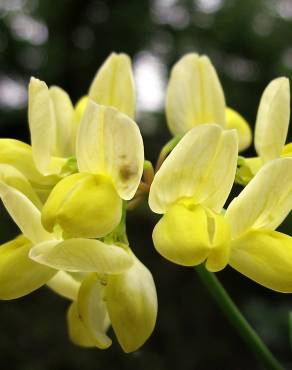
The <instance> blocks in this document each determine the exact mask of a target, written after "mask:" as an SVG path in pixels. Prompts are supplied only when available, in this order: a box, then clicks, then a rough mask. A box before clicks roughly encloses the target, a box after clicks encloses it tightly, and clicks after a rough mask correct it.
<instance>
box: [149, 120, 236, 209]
mask: <svg viewBox="0 0 292 370" xmlns="http://www.w3.org/2000/svg"><path fill="white" fill-rule="evenodd" d="M237 150H238V149H237V135H236V133H235V131H234V130H230V131H224V130H222V129H221V127H220V126H217V125H200V126H197V127H195V128H193V129H192V130H190V131H189V132H188V133H187V134H186V135H185V136H184V137H183V138H182V139H181V141H180V142H179V143H178V144H177V146H176V147H175V148H174V150H173V151H172V152H171V153H170V155H169V156H168V157H167V158H166V160H165V161H164V163H163V164H162V166H161V168H160V169H159V171H158V172H157V173H156V175H155V178H154V181H153V183H152V185H151V189H150V194H149V205H150V208H151V209H152V211H154V212H156V213H164V212H165V211H166V209H167V207H168V206H169V205H170V204H172V203H174V202H175V201H176V200H177V199H179V198H182V197H192V198H193V200H194V203H196V204H199V203H202V204H205V205H206V206H208V207H209V208H211V209H213V210H214V211H220V210H221V208H222V206H223V205H224V203H225V201H226V198H227V197H228V194H229V192H230V189H231V187H232V184H233V181H234V177H235V171H236V161H237Z"/></svg>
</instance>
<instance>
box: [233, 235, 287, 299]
mask: <svg viewBox="0 0 292 370" xmlns="http://www.w3.org/2000/svg"><path fill="white" fill-rule="evenodd" d="M230 265H231V266H232V267H233V268H235V269H236V270H237V271H239V272H240V273H242V274H243V275H246V276H247V277H249V278H250V279H252V280H254V281H256V282H257V283H259V284H261V285H263V286H265V287H266V288H270V289H273V290H275V291H278V292H282V293H292V274H291V271H292V238H291V236H288V235H285V234H282V233H279V232H276V231H250V232H249V233H247V234H244V235H243V236H242V237H240V238H238V239H236V240H234V242H233V244H232V249H231V258H230Z"/></svg>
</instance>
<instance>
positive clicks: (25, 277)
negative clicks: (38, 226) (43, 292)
mask: <svg viewBox="0 0 292 370" xmlns="http://www.w3.org/2000/svg"><path fill="white" fill-rule="evenodd" d="M31 246H32V243H31V242H30V241H29V240H28V239H27V238H25V237H24V236H19V237H18V238H16V239H14V240H11V241H10V242H7V243H5V244H3V245H1V246H0V299H14V298H19V297H22V296H24V295H26V294H29V293H31V292H33V291H34V290H36V289H38V288H40V287H41V286H42V285H44V284H45V283H46V282H47V281H48V280H49V279H51V278H52V276H53V275H54V274H55V273H56V271H55V270H53V269H51V268H48V267H46V266H42V265H40V264H38V263H36V262H34V261H32V260H31V259H29V257H28V253H29V250H30V248H31Z"/></svg>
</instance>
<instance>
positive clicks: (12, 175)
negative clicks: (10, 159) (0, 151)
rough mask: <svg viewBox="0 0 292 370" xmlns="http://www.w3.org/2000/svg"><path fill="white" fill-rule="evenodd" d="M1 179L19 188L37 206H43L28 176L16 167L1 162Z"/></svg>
mask: <svg viewBox="0 0 292 370" xmlns="http://www.w3.org/2000/svg"><path fill="white" fill-rule="evenodd" d="M0 181H1V182H4V183H5V184H6V185H8V186H10V187H12V188H15V189H16V190H19V191H20V192H21V193H22V194H24V195H25V196H26V197H27V198H28V199H29V200H30V201H31V202H32V203H33V204H34V205H35V206H36V207H37V208H39V209H40V208H41V207H42V203H41V201H40V199H39V197H38V196H37V194H36V193H35V191H34V190H33V188H32V186H31V185H30V183H29V182H28V180H27V179H26V177H25V176H24V175H23V174H22V173H21V172H20V171H18V170H17V169H16V168H15V167H12V166H10V165H9V164H2V163H0Z"/></svg>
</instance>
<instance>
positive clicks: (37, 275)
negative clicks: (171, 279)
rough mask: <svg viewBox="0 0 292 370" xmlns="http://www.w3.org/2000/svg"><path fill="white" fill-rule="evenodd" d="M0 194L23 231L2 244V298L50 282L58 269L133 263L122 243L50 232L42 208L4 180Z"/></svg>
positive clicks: (119, 267) (109, 269)
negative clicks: (71, 237)
mask: <svg viewBox="0 0 292 370" xmlns="http://www.w3.org/2000/svg"><path fill="white" fill-rule="evenodd" d="M0 196H1V199H2V201H3V204H4V206H5V207H6V209H7V211H8V212H9V214H10V215H11V217H12V218H13V220H14V221H15V222H16V224H17V225H18V227H19V228H20V230H21V232H22V234H23V236H21V237H19V238H17V239H15V240H13V241H11V242H8V243H6V244H4V245H3V246H1V248H0V272H1V273H0V298H1V299H12V298H17V297H21V296H23V295H25V294H28V293H30V292H31V291H33V290H35V289H37V288H39V287H40V286H41V285H43V284H45V283H47V282H48V281H49V280H50V279H51V278H52V277H53V275H55V274H56V273H57V270H64V271H69V272H78V271H81V272H98V273H100V274H105V273H122V272H123V271H125V270H127V269H128V268H129V267H130V266H131V265H132V264H133V258H132V256H131V255H130V254H129V253H128V251H126V250H125V249H124V248H121V247H119V246H116V245H107V244H105V243H103V242H101V241H99V240H90V239H84V238H75V239H67V240H63V239H62V237H61V233H60V232H58V230H55V233H48V232H47V231H46V230H45V229H44V228H43V226H42V224H41V212H40V210H39V209H38V208H37V207H36V206H35V205H34V204H33V203H32V201H31V200H30V199H29V198H28V197H27V196H26V195H24V194H23V193H22V192H21V191H19V190H17V189H16V188H15V187H13V186H10V185H8V184H7V183H5V182H4V181H0ZM37 262H38V263H37ZM55 283H56V281H55ZM59 285H60V284H59ZM55 287H56V284H55ZM60 289H61V290H64V289H62V287H60ZM63 295H66V293H64V294H63Z"/></svg>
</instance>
